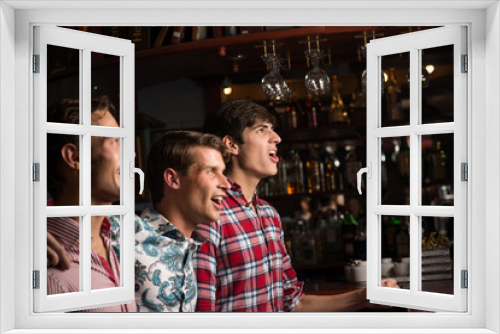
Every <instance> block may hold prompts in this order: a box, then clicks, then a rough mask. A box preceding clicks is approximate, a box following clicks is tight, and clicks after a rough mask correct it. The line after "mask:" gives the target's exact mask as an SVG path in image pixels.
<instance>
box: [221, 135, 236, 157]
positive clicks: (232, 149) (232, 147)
mask: <svg viewBox="0 0 500 334" xmlns="http://www.w3.org/2000/svg"><path fill="white" fill-rule="evenodd" d="M222 142H223V143H224V145H226V148H227V151H228V152H229V153H230V154H231V155H238V152H239V147H240V145H239V144H238V142H237V141H236V140H235V139H234V138H233V137H231V136H224V138H222Z"/></svg>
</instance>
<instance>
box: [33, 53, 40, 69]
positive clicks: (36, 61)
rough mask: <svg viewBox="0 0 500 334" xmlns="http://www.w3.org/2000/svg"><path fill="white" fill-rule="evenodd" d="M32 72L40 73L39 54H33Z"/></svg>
mask: <svg viewBox="0 0 500 334" xmlns="http://www.w3.org/2000/svg"><path fill="white" fill-rule="evenodd" d="M33 73H40V55H33Z"/></svg>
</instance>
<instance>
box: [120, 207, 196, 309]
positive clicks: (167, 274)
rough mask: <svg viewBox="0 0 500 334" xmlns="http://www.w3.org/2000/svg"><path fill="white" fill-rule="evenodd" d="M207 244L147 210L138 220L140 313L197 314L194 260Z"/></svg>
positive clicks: (137, 255)
mask: <svg viewBox="0 0 500 334" xmlns="http://www.w3.org/2000/svg"><path fill="white" fill-rule="evenodd" d="M114 223H116V220H115V221H114ZM114 225H115V224H113V222H112V230H113V231H114V232H115V233H119V227H117V226H114ZM116 237H118V236H117V235H115V238H116ZM203 241H204V239H203V238H202V237H201V236H200V235H199V234H197V233H196V232H193V235H192V238H190V239H189V238H186V237H184V235H183V234H182V232H180V231H179V230H178V229H177V228H176V227H175V226H174V225H173V224H172V223H171V222H170V221H168V220H167V219H166V218H165V217H164V216H162V215H161V214H160V213H158V212H156V211H155V210H153V209H149V208H146V209H144V211H143V212H142V213H141V217H138V216H136V219H135V301H136V303H137V311H138V312H194V311H195V309H196V299H197V285H196V276H195V274H194V270H193V266H192V258H193V253H194V252H195V251H196V250H197V249H198V248H199V247H200V246H201V244H202V243H203Z"/></svg>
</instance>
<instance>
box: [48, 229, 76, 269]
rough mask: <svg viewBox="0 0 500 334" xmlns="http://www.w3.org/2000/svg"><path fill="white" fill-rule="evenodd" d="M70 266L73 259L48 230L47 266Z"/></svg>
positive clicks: (61, 267)
mask: <svg viewBox="0 0 500 334" xmlns="http://www.w3.org/2000/svg"><path fill="white" fill-rule="evenodd" d="M70 266H71V259H70V258H69V256H68V254H67V253H66V251H65V250H64V248H63V247H62V246H61V244H60V243H59V242H57V240H56V238H54V237H53V236H52V234H50V233H49V232H47V268H57V269H61V270H68V269H69V267H70Z"/></svg>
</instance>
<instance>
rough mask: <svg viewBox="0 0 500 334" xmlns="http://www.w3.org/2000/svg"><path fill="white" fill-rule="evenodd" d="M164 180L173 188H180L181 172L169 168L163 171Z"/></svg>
mask: <svg viewBox="0 0 500 334" xmlns="http://www.w3.org/2000/svg"><path fill="white" fill-rule="evenodd" d="M163 182H165V184H166V185H167V186H168V187H170V188H172V189H179V187H180V186H181V182H180V179H179V173H177V172H176V171H175V170H174V169H172V168H167V169H165V170H164V171H163Z"/></svg>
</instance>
